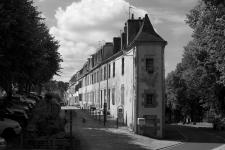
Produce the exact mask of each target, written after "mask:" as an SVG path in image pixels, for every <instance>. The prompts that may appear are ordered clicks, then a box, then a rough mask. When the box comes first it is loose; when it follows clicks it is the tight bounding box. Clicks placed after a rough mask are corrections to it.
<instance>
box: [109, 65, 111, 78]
mask: <svg viewBox="0 0 225 150" xmlns="http://www.w3.org/2000/svg"><path fill="white" fill-rule="evenodd" d="M110 74H111V65H110V64H109V66H108V78H110Z"/></svg>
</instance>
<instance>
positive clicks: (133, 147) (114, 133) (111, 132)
mask: <svg viewBox="0 0 225 150" xmlns="http://www.w3.org/2000/svg"><path fill="white" fill-rule="evenodd" d="M83 118H85V120H86V122H85V123H83V121H82V120H83ZM114 126H115V125H114ZM73 134H74V136H75V137H76V138H78V139H80V142H81V149H82V150H147V149H148V150H149V149H150V150H157V149H164V148H167V147H171V146H174V145H178V144H181V142H175V141H166V140H156V139H152V138H148V137H145V136H141V135H137V134H133V133H132V132H130V131H129V130H128V128H126V127H119V128H115V127H112V126H111V125H108V123H106V127H104V126H103V122H99V121H98V120H96V119H94V118H93V117H92V116H90V115H89V114H88V113H86V112H84V111H82V110H75V111H74V112H73Z"/></svg>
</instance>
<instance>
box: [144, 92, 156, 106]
mask: <svg viewBox="0 0 225 150" xmlns="http://www.w3.org/2000/svg"><path fill="white" fill-rule="evenodd" d="M153 98H154V96H153V94H146V95H145V103H144V106H145V107H151V106H152V105H153Z"/></svg>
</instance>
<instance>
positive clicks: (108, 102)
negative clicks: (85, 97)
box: [107, 89, 110, 109]
mask: <svg viewBox="0 0 225 150" xmlns="http://www.w3.org/2000/svg"><path fill="white" fill-rule="evenodd" d="M107 104H108V109H110V89H108V101H107Z"/></svg>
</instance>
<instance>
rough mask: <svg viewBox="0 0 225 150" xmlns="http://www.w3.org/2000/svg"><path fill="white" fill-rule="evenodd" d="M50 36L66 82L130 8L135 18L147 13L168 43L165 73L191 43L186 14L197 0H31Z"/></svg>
mask: <svg viewBox="0 0 225 150" xmlns="http://www.w3.org/2000/svg"><path fill="white" fill-rule="evenodd" d="M34 1H35V6H37V7H38V10H39V11H41V12H42V16H43V17H45V18H46V19H45V21H46V24H47V25H48V27H49V29H50V33H51V34H52V35H53V36H55V38H56V40H58V41H59V43H60V48H59V52H60V54H61V55H62V58H63V60H64V62H63V63H62V64H61V67H62V68H63V69H62V70H61V72H62V73H61V76H55V77H54V79H56V80H62V81H69V79H70V78H71V76H72V75H73V74H74V73H76V72H77V71H78V70H79V69H80V68H81V67H82V66H83V64H84V62H85V61H86V60H87V58H88V57H90V55H91V54H92V53H94V52H95V50H96V49H97V48H98V47H99V45H101V43H103V42H111V41H112V38H113V37H114V36H119V34H120V30H121V29H122V28H123V26H124V23H125V21H126V20H127V19H128V16H129V15H128V14H129V6H132V9H131V13H134V16H135V18H138V17H143V16H144V15H145V14H146V13H147V14H148V15H149V16H150V20H151V22H152V24H153V26H154V28H155V29H156V31H157V32H158V33H159V35H161V36H162V37H163V38H164V39H165V40H166V41H167V42H168V45H167V46H166V49H165V67H166V68H165V69H166V74H167V73H169V72H170V71H172V70H174V69H175V67H176V64H177V63H178V62H180V60H181V57H182V54H183V47H184V46H185V45H186V44H187V42H188V41H190V40H191V34H192V30H191V29H190V28H189V27H188V25H186V24H185V21H184V20H185V19H186V14H187V13H188V11H189V10H190V9H191V8H193V7H194V6H195V5H196V4H197V2H198V0H34Z"/></svg>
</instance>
